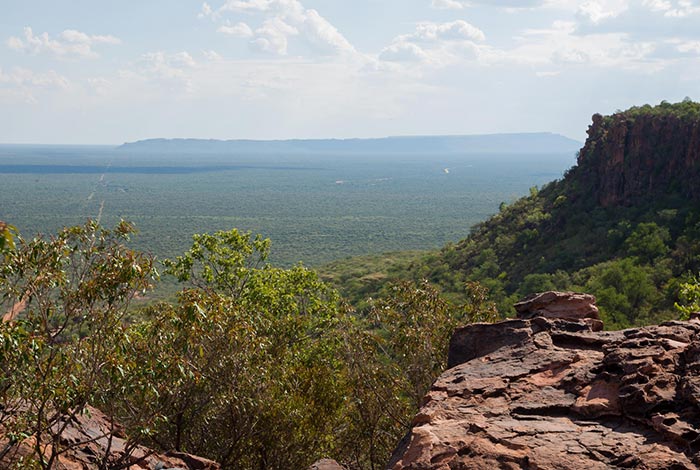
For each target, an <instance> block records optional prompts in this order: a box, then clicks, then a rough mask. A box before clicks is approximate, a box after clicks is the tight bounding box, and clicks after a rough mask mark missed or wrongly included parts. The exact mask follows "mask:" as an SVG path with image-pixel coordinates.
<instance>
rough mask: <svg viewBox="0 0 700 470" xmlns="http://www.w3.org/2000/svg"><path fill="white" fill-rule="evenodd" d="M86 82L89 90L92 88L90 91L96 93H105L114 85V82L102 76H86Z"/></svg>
mask: <svg viewBox="0 0 700 470" xmlns="http://www.w3.org/2000/svg"><path fill="white" fill-rule="evenodd" d="M87 84H88V87H89V88H90V90H92V92H93V93H95V94H96V95H106V94H108V93H109V92H110V91H111V90H112V88H113V87H114V84H113V83H112V82H111V81H110V80H108V79H106V78H104V77H92V78H88V79H87Z"/></svg>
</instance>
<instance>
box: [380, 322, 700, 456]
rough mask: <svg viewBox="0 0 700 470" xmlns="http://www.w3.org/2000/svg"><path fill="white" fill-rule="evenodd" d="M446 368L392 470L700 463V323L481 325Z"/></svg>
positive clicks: (464, 332)
mask: <svg viewBox="0 0 700 470" xmlns="http://www.w3.org/2000/svg"><path fill="white" fill-rule="evenodd" d="M475 345H479V348H475V347H474V346H475ZM486 345H490V346H489V347H482V346H486ZM449 363H450V366H452V368H451V369H449V370H447V371H446V372H445V373H444V374H443V375H442V376H440V378H439V379H438V380H437V381H436V382H435V383H434V385H433V387H432V389H431V390H430V392H429V393H428V394H427V396H426V397H425V399H424V404H423V406H422V407H421V409H420V411H419V413H418V414H417V415H416V416H415V418H414V420H413V423H412V429H411V431H410V432H409V434H408V435H407V436H406V437H405V438H404V440H403V441H402V442H401V444H400V445H399V447H398V449H397V450H396V451H395V453H394V456H393V458H392V460H391V462H390V464H389V467H388V468H390V469H392V470H408V469H422V470H428V469H434V470H447V469H451V470H456V469H465V470H466V469H484V470H486V469H497V468H505V469H540V470H542V469H564V468H565V469H586V470H592V469H601V470H602V469H609V468H638V469H659V470H661V469H695V468H698V465H700V407H699V404H700V322H697V321H691V322H680V321H673V322H668V323H664V324H661V325H658V326H650V327H646V328H634V329H627V330H622V331H614V332H604V331H593V328H592V325H591V324H590V322H587V319H585V318H583V319H569V320H565V319H560V318H552V317H551V316H549V317H544V316H539V315H537V316H533V317H532V318H520V319H515V320H508V321H505V322H501V323H496V324H475V325H469V326H466V327H464V328H461V329H459V330H457V331H456V332H455V333H454V336H453V338H452V342H451V347H450V358H449Z"/></svg>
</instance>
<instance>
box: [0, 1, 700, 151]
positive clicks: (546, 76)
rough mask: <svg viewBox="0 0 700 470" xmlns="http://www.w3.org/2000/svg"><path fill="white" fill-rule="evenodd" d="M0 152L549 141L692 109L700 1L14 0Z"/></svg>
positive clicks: (1, 19)
mask: <svg viewBox="0 0 700 470" xmlns="http://www.w3.org/2000/svg"><path fill="white" fill-rule="evenodd" d="M0 8H1V10H2V15H0V107H1V108H0V109H2V112H1V113H0V142H5V143H10V142H14V143H29V142H32V143H89V144H92V143H105V144H116V143H121V142H124V141H133V140H137V139H143V138H150V137H198V138H223V139H232V138H254V139H278V138H318V137H378V136H386V135H415V134H478V133H496V132H530V131H551V132H557V133H561V134H564V135H567V136H570V137H573V138H577V139H581V140H582V139H583V138H584V137H585V129H586V127H587V126H588V123H589V121H590V116H591V115H592V114H593V113H595V112H602V113H609V112H614V111H615V110H616V109H624V108H627V107H629V106H632V105H635V104H643V103H658V102H659V101H661V100H668V101H680V100H682V99H683V98H684V97H686V96H690V97H692V98H695V99H700V0H584V1H573V0H492V1H480V0H208V1H207V2H202V1H201V0H178V1H172V0H148V1H143V0H120V1H116V0H99V1H95V0H70V1H69V0H22V1H9V0H7V1H5V2H3V4H2V5H0Z"/></svg>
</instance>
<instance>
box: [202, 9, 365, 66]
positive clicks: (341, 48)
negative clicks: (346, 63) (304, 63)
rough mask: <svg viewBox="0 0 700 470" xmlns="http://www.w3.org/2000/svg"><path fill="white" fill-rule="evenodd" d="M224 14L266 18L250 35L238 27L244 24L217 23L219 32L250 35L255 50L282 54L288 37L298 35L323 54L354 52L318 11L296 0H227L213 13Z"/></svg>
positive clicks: (241, 27)
mask: <svg viewBox="0 0 700 470" xmlns="http://www.w3.org/2000/svg"><path fill="white" fill-rule="evenodd" d="M227 13H249V14H251V13H256V14H263V15H265V16H266V17H267V18H266V19H265V20H264V22H263V24H262V25H261V26H260V27H259V28H257V29H255V31H252V29H251V33H252V34H251V35H250V36H247V33H248V31H247V30H246V29H245V28H244V27H243V26H242V25H243V24H244V23H239V24H238V25H235V26H233V27H231V26H221V27H219V29H218V30H219V31H220V32H226V33H229V34H233V33H234V32H235V33H236V34H238V35H239V36H240V37H250V38H251V40H250V44H251V46H252V47H253V48H254V49H256V50H258V51H264V52H272V53H275V54H278V55H286V54H287V50H288V43H289V39H290V38H291V37H298V38H300V39H302V40H303V41H304V42H305V43H306V44H307V46H310V47H311V48H312V49H313V50H315V51H316V52H318V53H321V54H324V55H342V54H355V53H356V51H355V48H354V47H353V46H352V44H350V42H349V41H348V40H347V39H346V38H345V36H343V35H342V34H341V33H340V32H339V31H338V29H337V28H336V27H335V26H333V25H332V24H331V23H330V22H329V21H328V20H327V19H326V18H324V17H323V16H321V14H320V13H319V12H318V11H316V10H314V9H307V8H305V7H304V6H303V5H302V3H301V2H300V1H299V0H228V1H227V2H226V3H224V4H223V5H222V6H221V7H220V8H219V9H218V10H216V11H215V12H214V13H213V16H215V17H217V18H218V17H221V16H223V15H225V14H227ZM236 26H239V27H236ZM246 26H247V25H246ZM230 28H234V30H230ZM249 29H250V28H249Z"/></svg>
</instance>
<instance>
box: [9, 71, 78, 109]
mask: <svg viewBox="0 0 700 470" xmlns="http://www.w3.org/2000/svg"><path fill="white" fill-rule="evenodd" d="M69 87H70V82H69V81H68V79H67V78H65V77H64V76H62V75H60V74H59V73H57V72H56V71H54V70H50V71H48V72H44V73H37V72H34V71H32V70H29V69H26V68H23V67H13V68H12V69H10V70H9V71H7V72H6V71H3V69H2V68H0V92H2V93H0V96H10V97H15V98H19V99H21V100H22V101H24V102H27V103H36V102H37V101H38V100H37V98H36V93H37V92H39V91H41V90H48V89H57V90H66V89H68V88H69Z"/></svg>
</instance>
